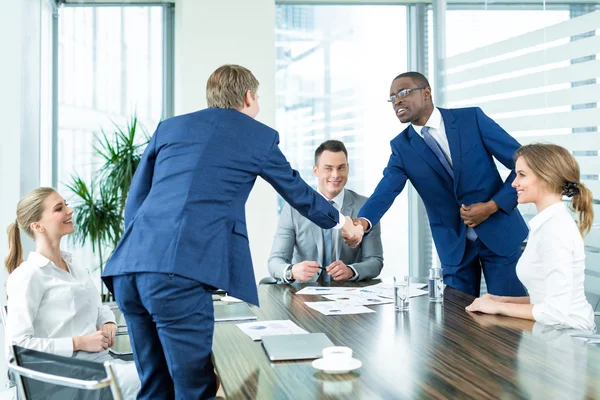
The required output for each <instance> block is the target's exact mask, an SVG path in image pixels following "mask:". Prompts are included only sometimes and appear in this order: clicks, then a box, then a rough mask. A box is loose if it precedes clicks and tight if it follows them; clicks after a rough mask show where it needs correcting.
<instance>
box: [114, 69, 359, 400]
mask: <svg viewBox="0 0 600 400" xmlns="http://www.w3.org/2000/svg"><path fill="white" fill-rule="evenodd" d="M257 89H258V81H257V80H256V78H255V77H254V75H252V73H251V72H250V71H249V70H247V69H246V68H243V67H240V66H237V65H225V66H222V67H220V68H218V69H217V70H216V71H215V72H214V73H213V74H212V75H211V76H210V78H209V79H208V83H207V88H206V96H207V100H208V106H209V107H210V108H208V109H205V110H202V111H198V112H194V113H191V114H187V115H182V116H178V117H174V118H171V119H168V120H166V121H163V122H161V123H160V124H159V126H158V128H157V129H156V132H155V133H154V135H153V136H152V138H151V140H150V143H149V144H148V147H147V148H146V150H145V152H144V154H143V156H142V160H141V162H140V164H139V167H138V169H137V171H136V173H135V176H134V179H133V182H132V184H131V188H130V190H129V195H128V199H127V204H126V207H125V232H124V234H123V236H122V238H121V240H120V242H119V244H118V246H117V247H116V249H115V251H114V253H113V254H112V256H111V258H110V260H109V261H108V263H107V265H106V268H105V270H104V274H103V279H104V282H105V283H106V285H107V287H108V288H109V290H110V291H111V292H113V293H114V294H115V298H116V301H117V304H118V306H119V308H120V310H121V311H122V312H123V314H124V316H125V320H126V322H127V327H128V330H129V335H130V337H131V342H132V347H133V354H134V359H135V363H136V367H137V370H138V373H139V375H140V379H141V382H142V387H141V390H140V392H139V395H138V399H174V398H177V399H201V398H202V399H204V398H211V397H214V396H215V393H216V381H215V376H214V372H213V365H212V362H211V358H210V356H211V348H212V336H213V328H214V320H213V304H212V296H211V294H212V292H213V291H214V289H215V288H221V289H224V290H226V291H227V292H228V293H229V294H231V295H233V296H235V297H237V298H240V299H242V300H244V301H247V302H249V303H252V304H256V305H258V295H257V290H256V283H255V278H254V270H253V267H252V259H251V256H250V247H249V243H248V232H247V230H246V215H245V205H246V200H247V199H248V195H249V193H250V190H251V189H252V187H253V186H254V182H255V181H256V178H257V177H258V176H260V177H262V178H263V179H265V180H266V181H267V182H269V183H270V184H271V185H272V186H273V187H274V188H275V190H277V192H279V194H280V195H281V196H282V197H283V198H284V199H285V200H286V201H287V202H288V203H289V204H290V205H291V206H292V207H294V208H295V209H297V210H298V211H299V212H300V213H301V214H302V215H303V216H305V217H306V218H308V219H310V220H311V221H312V222H314V223H315V224H317V225H318V226H320V227H322V228H327V229H328V228H336V229H342V236H344V237H352V236H353V235H357V236H362V229H361V228H358V227H356V226H354V225H353V223H352V221H351V220H350V219H349V218H348V217H344V216H343V215H342V214H341V213H340V212H339V211H337V210H336V209H335V208H334V207H333V206H332V205H330V204H329V203H328V202H327V200H325V199H324V198H323V196H321V195H319V194H318V193H317V192H315V191H314V190H313V189H311V188H310V186H309V185H307V184H306V183H305V182H304V181H303V180H302V179H301V178H300V176H299V174H298V172H297V171H294V170H292V168H291V167H290V165H289V163H288V162H287V160H286V159H285V157H284V155H283V154H282V153H281V151H280V149H279V147H278V144H279V135H278V134H277V132H276V131H274V130H273V129H271V128H269V127H268V126H266V125H263V124H261V123H260V122H258V121H256V120H255V119H254V117H255V116H256V114H257V113H258V111H259V105H258V95H257V94H256V91H257ZM273 206H274V207H275V204H274V205H273Z"/></svg>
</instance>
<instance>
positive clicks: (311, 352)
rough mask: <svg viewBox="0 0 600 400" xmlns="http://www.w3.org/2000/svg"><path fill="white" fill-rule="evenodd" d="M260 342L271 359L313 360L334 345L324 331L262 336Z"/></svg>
mask: <svg viewBox="0 0 600 400" xmlns="http://www.w3.org/2000/svg"><path fill="white" fill-rule="evenodd" d="M262 344H263V347H264V348H265V351H266V352H267V357H269V360H271V361H285V360H313V359H315V358H320V357H322V355H323V349H324V348H325V347H330V346H333V345H334V344H333V343H331V340H329V338H328V337H327V335H325V334H324V333H301V334H296V335H274V336H263V337H262Z"/></svg>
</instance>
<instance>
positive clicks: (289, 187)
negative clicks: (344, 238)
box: [260, 135, 340, 229]
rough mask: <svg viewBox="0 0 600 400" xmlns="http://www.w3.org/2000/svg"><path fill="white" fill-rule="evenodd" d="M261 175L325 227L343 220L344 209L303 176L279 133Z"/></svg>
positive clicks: (299, 208)
mask: <svg viewBox="0 0 600 400" xmlns="http://www.w3.org/2000/svg"><path fill="white" fill-rule="evenodd" d="M260 176H261V177H262V178H263V179H264V180H265V181H267V182H268V183H269V184H270V185H271V186H273V188H274V189H275V190H276V191H277V193H279V194H280V195H281V197H283V199H284V200H285V201H286V202H288V204H289V205H290V206H292V207H293V208H295V209H296V210H298V212H299V213H300V214H301V215H302V216H304V217H306V218H308V219H309V220H311V221H312V222H314V223H315V224H317V225H318V226H319V227H321V228H323V229H331V228H333V227H335V226H336V225H337V224H338V223H339V222H340V221H339V219H340V217H339V215H340V213H339V212H338V210H337V209H336V208H335V207H334V206H332V205H331V204H329V202H327V200H325V198H324V197H323V196H321V195H320V194H318V193H317V192H316V191H314V190H313V189H312V188H311V187H310V186H309V185H308V184H307V183H306V182H304V181H303V180H302V178H301V177H300V174H299V173H298V171H296V170H294V169H292V167H291V166H290V163H288V161H287V160H286V158H285V156H284V155H283V153H282V152H281V150H280V149H279V135H277V136H276V137H275V140H274V141H273V144H272V147H271V150H270V152H269V155H268V156H267V160H266V162H265V164H264V166H263V168H262V170H261V172H260Z"/></svg>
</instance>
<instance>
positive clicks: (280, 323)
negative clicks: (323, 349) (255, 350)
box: [237, 319, 308, 340]
mask: <svg viewBox="0 0 600 400" xmlns="http://www.w3.org/2000/svg"><path fill="white" fill-rule="evenodd" d="M237 326H238V328H240V329H241V330H242V332H244V333H245V334H246V335H248V336H250V338H251V339H252V340H260V339H261V338H262V337H263V336H272V335H293V334H299V333H308V332H307V331H305V330H304V329H302V328H300V327H299V326H298V325H296V324H295V323H293V322H292V321H290V320H289V319H286V320H276V321H256V322H246V323H243V324H237Z"/></svg>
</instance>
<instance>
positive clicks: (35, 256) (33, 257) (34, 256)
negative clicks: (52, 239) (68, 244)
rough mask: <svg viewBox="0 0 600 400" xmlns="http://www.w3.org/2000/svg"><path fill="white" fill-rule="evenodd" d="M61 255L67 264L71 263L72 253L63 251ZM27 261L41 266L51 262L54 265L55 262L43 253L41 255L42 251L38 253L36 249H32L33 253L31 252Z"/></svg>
mask: <svg viewBox="0 0 600 400" xmlns="http://www.w3.org/2000/svg"><path fill="white" fill-rule="evenodd" d="M60 255H61V257H62V259H63V260H65V262H66V263H67V264H71V258H72V256H71V253H67V252H66V251H61V252H60ZM27 261H28V262H31V263H33V264H35V265H37V266H38V267H40V268H43V267H45V266H47V265H49V264H53V265H54V263H53V262H52V261H50V260H49V259H47V258H46V257H44V256H43V255H41V254H40V253H37V252H35V251H32V252H31V253H29V256H28V257H27Z"/></svg>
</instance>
